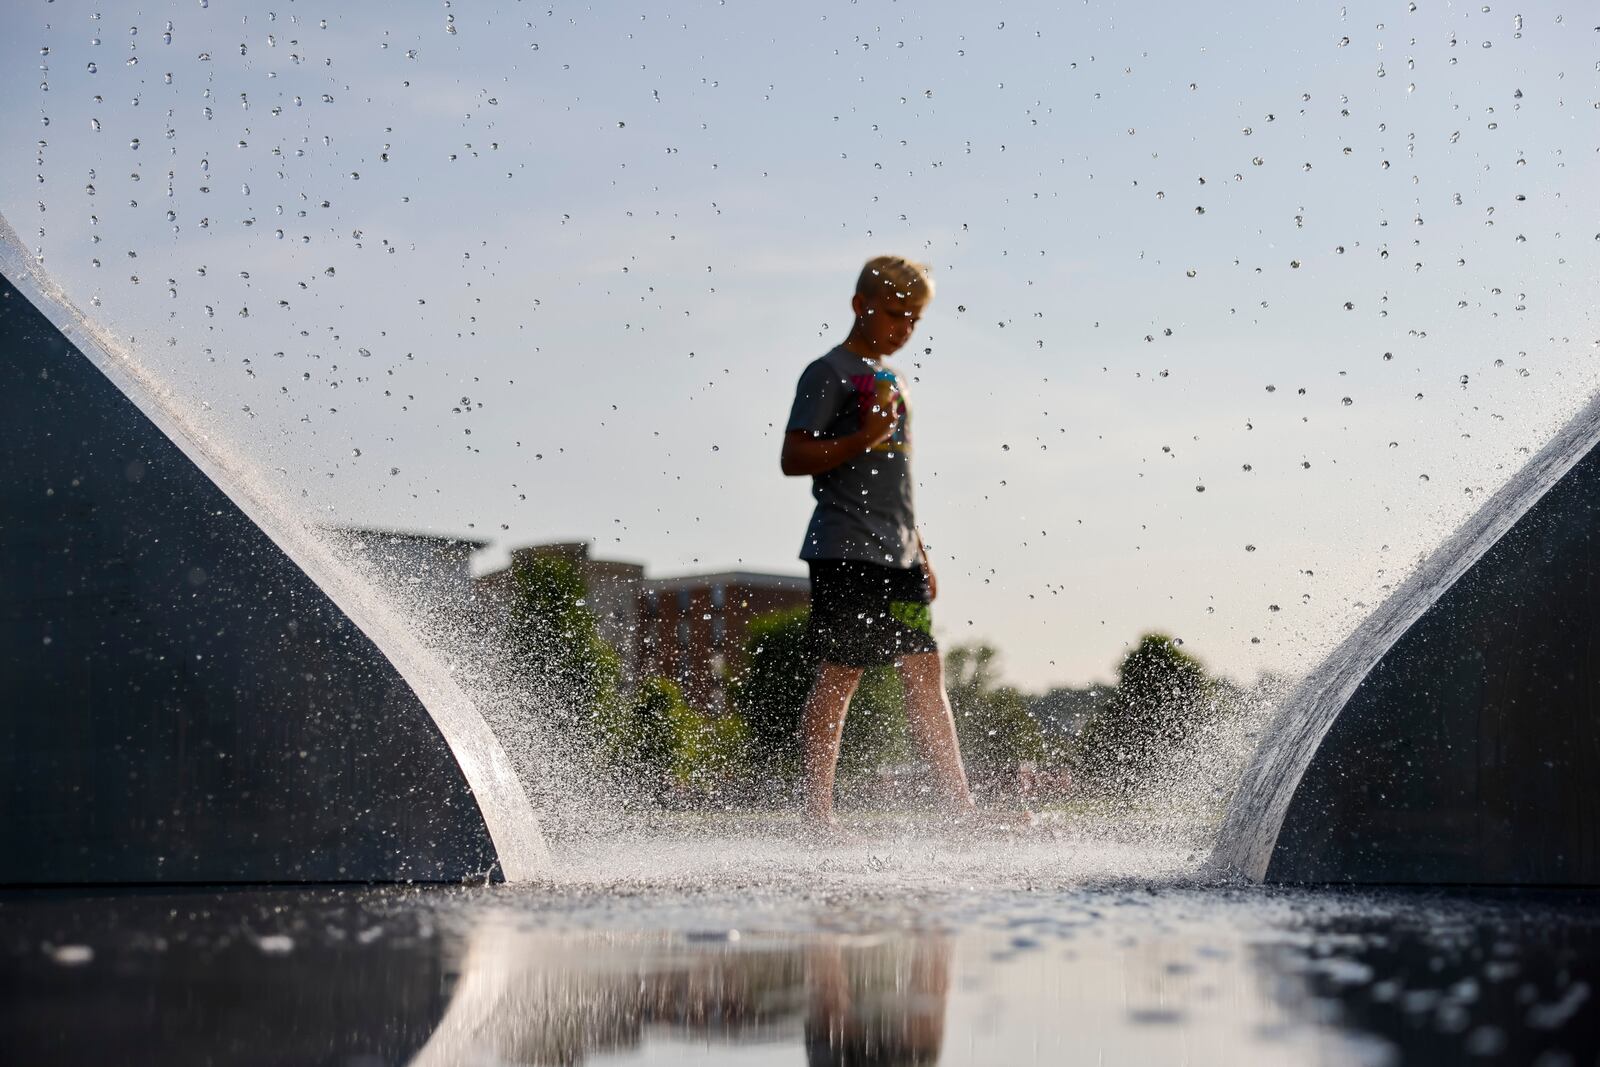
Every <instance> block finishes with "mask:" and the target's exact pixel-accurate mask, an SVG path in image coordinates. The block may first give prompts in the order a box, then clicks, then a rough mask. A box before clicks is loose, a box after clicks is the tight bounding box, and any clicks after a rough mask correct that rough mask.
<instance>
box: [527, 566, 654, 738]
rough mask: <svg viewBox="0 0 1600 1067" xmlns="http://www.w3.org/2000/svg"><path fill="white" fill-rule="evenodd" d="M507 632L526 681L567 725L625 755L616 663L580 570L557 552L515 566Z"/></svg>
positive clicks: (617, 664) (624, 729)
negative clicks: (586, 598)
mask: <svg viewBox="0 0 1600 1067" xmlns="http://www.w3.org/2000/svg"><path fill="white" fill-rule="evenodd" d="M511 580H512V582H513V585H514V588H515V595H514V598H513V601H512V605H511V613H510V615H511V617H510V637H511V643H512V646H513V648H514V649H515V651H516V654H517V655H518V656H519V657H520V659H521V662H522V666H523V669H524V670H525V672H526V676H527V678H528V682H529V684H530V686H531V687H532V688H533V689H534V690H535V691H536V692H538V693H539V694H540V695H541V696H542V697H544V699H545V700H546V701H547V703H548V705H549V707H550V710H551V712H552V713H554V714H555V715H558V716H561V717H562V718H564V719H565V720H566V722H567V723H568V724H569V725H572V726H574V727H577V728H580V729H584V730H588V731H592V733H593V735H594V738H595V739H596V741H598V742H599V743H600V744H601V745H602V746H603V752H604V754H605V755H607V756H609V757H611V758H613V759H615V758H618V757H620V756H622V755H623V754H624V753H623V748H624V746H625V745H626V743H627V740H628V739H627V733H628V730H627V727H628V723H627V721H626V720H627V718H628V716H627V715H626V713H625V710H624V708H623V704H622V700H621V697H620V696H619V694H618V691H617V685H618V681H619V679H620V677H621V664H620V661H619V660H618V658H617V653H616V651H615V650H614V649H612V648H611V646H610V645H608V644H606V643H605V641H604V640H602V639H601V637H600V631H599V628H598V626H597V625H596V623H595V617H594V613H593V612H591V611H590V610H589V609H588V607H587V606H585V603H584V586H583V575H582V573H581V572H580V571H579V570H578V567H577V565H576V564H574V563H573V562H571V561H570V560H566V559H562V558H560V557H558V556H534V557H533V558H531V559H525V560H521V561H519V562H518V563H517V564H515V565H514V566H513V569H512V572H511Z"/></svg>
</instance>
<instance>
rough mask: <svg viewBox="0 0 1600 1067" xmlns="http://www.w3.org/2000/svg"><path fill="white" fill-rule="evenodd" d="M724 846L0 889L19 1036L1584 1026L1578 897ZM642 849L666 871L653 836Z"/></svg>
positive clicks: (1393, 1050) (121, 1052) (1180, 1052)
mask: <svg viewBox="0 0 1600 1067" xmlns="http://www.w3.org/2000/svg"><path fill="white" fill-rule="evenodd" d="M725 844H726V843H725ZM773 848H774V852H773V854H774V855H777V854H778V849H777V847H776V846H773ZM729 851H730V850H729V849H726V848H724V849H716V848H713V849H709V850H708V849H707V848H706V847H705V843H704V842H700V843H697V844H696V845H695V846H694V847H693V848H690V849H686V850H685V854H692V855H694V856H699V857H704V858H703V859H701V860H699V861H697V862H699V863H702V864H711V865H713V866H715V867H716V868H717V869H718V870H719V871H720V872H721V873H720V874H719V875H718V876H716V877H711V876H708V874H707V869H706V868H705V867H704V866H696V867H690V868H685V869H680V870H679V871H678V872H677V873H676V874H674V875H672V876H671V877H663V878H655V879H652V878H649V877H643V876H641V875H639V874H638V873H637V872H636V871H635V870H634V869H633V868H628V869H627V870H624V871H622V873H616V872H613V875H612V877H610V878H609V879H606V878H599V877H590V878H589V880H587V881H584V880H574V879H572V878H569V879H567V880H566V881H564V882H562V883H559V884H550V885H545V886H540V887H519V888H507V887H490V888H460V889H440V888H432V889H393V888H388V889H356V888H352V889H338V890H330V889H309V890H307V889H237V890H221V891H219V890H185V891H176V892H166V891H163V892H154V891H91V892H83V891H74V892H66V891H30V892H21V891H12V892H8V893H5V894H0V1026H3V1027H4V1035H5V1036H4V1045H5V1047H6V1049H7V1056H6V1060H7V1061H8V1062H11V1063H18V1064H56V1063H70V1064H80V1063H81V1064H107V1063H128V1064H145V1063H149V1064H155V1063H161V1064H213V1063H214V1064H223V1063H227V1064H328V1065H348V1067H356V1065H362V1067H366V1065H378V1064H407V1063H415V1064H419V1065H435V1064H497V1065H503V1064H576V1063H591V1064H633V1063H652V1064H690V1063H712V1064H716V1063H729V1064H732V1063H751V1064H934V1063H939V1064H1032V1063H1040V1064H1078V1063H1082V1064H1102V1063H1105V1064H1111V1063H1188V1064H1212V1063H1215V1064H1222V1063H1228V1064H1241V1063H1242V1064H1249V1063H1274V1064H1281V1063H1321V1064H1390V1063H1440V1064H1445V1063H1449V1064H1455V1063H1471V1062H1482V1063H1517V1064H1539V1065H1541V1067H1557V1065H1563V1064H1590V1063H1594V1062H1596V1056H1597V1053H1600V1006H1597V1004H1596V1003H1595V997H1594V992H1595V989H1596V988H1597V985H1600V913H1597V912H1596V911H1595V909H1594V907H1593V904H1594V898H1592V897H1589V896H1585V895H1580V894H1574V893H1565V892H1561V893H1557V892H1538V891H1526V892H1504V891H1499V892H1488V891H1480V892H1461V891H1452V892H1440V891H1428V892H1419V891H1395V890H1362V891H1355V890H1311V889H1293V890H1291V889H1270V888H1269V889H1263V888H1244V887H1228V886H1207V885H1200V884H1195V883H1193V882H1192V881H1185V880H1184V879H1183V878H1181V877H1177V876H1174V875H1170V874H1169V875H1165V876H1159V877H1157V876H1152V875H1151V874H1149V873H1146V874H1144V875H1142V876H1140V877H1138V878H1127V877H1112V876H1106V875H1095V876H1085V875H1083V874H1081V872H1080V873H1077V874H1073V873H1069V872H1066V871H1063V870H1061V869H1056V868H1052V869H1046V870H1042V871H1041V870H1034V871H1033V872H1032V873H1024V872H1025V870H1026V868H1027V864H1026V863H1023V862H1022V861H1020V860H1019V861H1018V864H1017V866H1015V867H1006V866H1005V865H1004V864H993V863H990V864H984V865H976V864H974V865H971V866H968V867H963V866H962V865H961V863H960V862H959V856H957V857H954V858H952V859H950V861H949V862H938V859H939V858H938V857H936V856H924V857H922V858H923V859H926V860H929V861H932V862H931V868H932V869H933V870H934V871H937V872H940V873H941V874H942V876H943V877H942V880H941V878H939V877H935V876H933V875H932V874H930V875H928V876H927V877H925V878H923V879H922V880H921V881H917V880H914V879H908V878H906V877H905V876H904V875H905V872H904V871H903V870H897V869H896V868H897V865H898V864H903V863H906V862H907V860H906V854H899V855H896V854H894V853H887V852H886V854H883V855H879V854H876V853H874V852H873V851H872V850H870V849H869V850H866V851H865V852H861V853H859V854H852V855H850V856H845V857H840V856H834V855H824V856H815V855H807V854H805V853H804V852H803V850H802V851H798V852H794V853H793V854H792V855H791V857H790V862H789V863H788V864H787V865H784V864H766V865H761V864H757V865H755V866H753V867H749V866H747V867H746V868H744V869H745V870H746V874H745V875H743V876H740V875H738V874H736V873H735V872H737V871H738V870H740V869H741V868H740V865H739V863H738V862H736V861H735V859H734V858H731V857H730V856H729V855H728V853H729ZM913 851H914V850H913ZM719 857H721V858H719ZM749 859H750V857H749V855H746V856H745V857H744V862H745V863H746V864H748V862H749ZM1112 860H1114V861H1116V862H1114V863H1112V864H1111V865H1112V866H1119V865H1122V864H1121V860H1119V859H1118V858H1117V857H1115V856H1113V857H1112ZM634 862H635V863H639V864H647V865H648V864H655V865H657V866H660V867H670V862H669V861H668V860H667V859H666V858H665V857H664V854H656V855H653V856H652V854H650V853H649V852H648V850H645V851H644V852H642V853H640V854H639V855H637V856H636V857H635V860H634ZM1160 865H1161V864H1160V863H1155V864H1154V866H1158V867H1159V866H1160ZM580 866H581V865H580ZM928 868H929V865H928V864H918V869H923V870H927V869H928ZM774 870H777V871H778V872H779V874H778V875H777V876H774V875H773V873H772V872H773V871H774ZM807 871H809V872H810V874H809V875H807V874H805V872H807ZM588 873H589V875H591V876H595V875H597V874H598V872H597V871H595V870H590V871H589V872H588Z"/></svg>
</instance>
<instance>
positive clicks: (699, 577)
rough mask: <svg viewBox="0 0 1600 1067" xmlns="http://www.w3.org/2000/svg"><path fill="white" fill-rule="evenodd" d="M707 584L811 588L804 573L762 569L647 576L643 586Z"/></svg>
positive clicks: (658, 589) (668, 587)
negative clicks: (775, 572)
mask: <svg viewBox="0 0 1600 1067" xmlns="http://www.w3.org/2000/svg"><path fill="white" fill-rule="evenodd" d="M706 585H742V586H745V587H747V588H750V589H783V590H792V591H794V592H801V591H804V590H808V589H810V588H811V579H809V578H807V577H806V576H805V575H803V574H767V573H763V572H761V571H712V572H710V573H708V574H680V575H676V576H674V577H671V578H647V579H645V581H644V583H643V586H644V588H645V589H646V590H650V591H653V592H665V591H668V590H672V591H676V590H678V589H696V588H699V587H700V586H706Z"/></svg>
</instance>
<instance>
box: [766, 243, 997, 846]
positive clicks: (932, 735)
mask: <svg viewBox="0 0 1600 1067" xmlns="http://www.w3.org/2000/svg"><path fill="white" fill-rule="evenodd" d="M932 297H933V282H932V279H931V278H929V276H928V270H927V268H926V267H924V266H923V265H922V264H920V263H913V262H911V261H910V260H907V259H903V258H901V257H899V256H879V257H877V258H876V259H873V260H870V261H868V263H867V265H866V266H865V267H864V268H862V271H861V276H860V278H859V279H858V280H857V281H856V293H855V296H854V298H853V299H852V300H851V307H852V308H853V309H854V311H855V324H854V325H853V326H851V328H850V333H849V335H848V336H846V337H845V339H844V342H843V343H842V344H840V345H839V346H838V347H837V348H835V349H833V351H831V352H829V353H828V354H827V355H825V356H823V357H822V358H821V359H819V360H817V361H816V362H814V363H812V364H811V365H810V366H809V367H807V368H806V370H805V373H804V374H802V375H801V376H800V384H799V386H798V388H797V389H796V391H795V399H794V407H793V409H792V410H791V412H790V414H789V424H788V427H787V429H786V431H785V433H784V437H783V473H784V474H788V475H810V476H811V479H812V481H811V495H812V496H814V497H815V498H816V501H817V507H816V511H815V512H814V513H813V514H812V516H811V525H810V527H809V528H808V529H807V530H806V539H805V544H804V546H802V548H801V550H800V558H801V559H803V560H805V561H806V562H807V563H808V564H809V565H810V567H811V624H810V626H811V629H810V639H811V642H812V646H813V649H814V651H816V652H817V653H818V655H819V656H820V659H821V662H820V663H818V665H817V674H816V678H815V679H814V680H813V682H812V685H811V692H810V694H809V695H808V696H807V697H806V704H805V710H804V711H803V712H802V715H801V722H800V731H801V733H800V737H801V745H802V751H803V754H804V763H805V804H806V818H807V821H808V822H809V823H810V824H811V826H812V827H814V828H816V829H819V830H820V829H826V828H830V827H833V826H836V825H837V824H836V822H835V820H834V818H833V776H834V769H835V767H836V765H837V764H838V761H839V738H840V736H841V735H842V733H843V731H844V717H845V712H846V711H847V710H848V708H849V707H850V697H851V696H852V695H853V694H854V693H855V689H856V684H857V683H858V682H859V681H860V680H861V674H862V671H863V670H865V669H866V668H868V667H877V666H883V665H886V664H890V663H893V664H894V665H895V667H896V669H897V670H898V671H899V673H900V679H901V681H902V682H903V683H904V685H905V693H906V718H907V719H908V720H909V722H910V726H911V733H912V737H913V739H914V740H915V741H916V743H917V746H918V748H919V749H921V751H922V754H923V755H924V757H925V758H926V759H927V760H928V762H929V763H930V764H931V765H932V767H933V774H934V778H935V781H936V783H937V785H938V787H939V789H940V791H941V792H942V793H943V794H944V796H945V798H946V799H947V800H948V802H949V803H950V804H951V805H952V806H953V807H954V808H956V809H957V810H958V811H961V812H966V811H970V810H971V809H972V807H973V801H972V794H971V792H970V791H969V790H968V788H967V775H966V771H965V769H964V768H963V767H962V765H961V749H960V746H959V743H958V742H957V740H956V727H955V719H954V717H953V716H952V715H951V712H950V701H949V700H948V699H947V698H946V696H945V690H944V667H943V664H942V663H941V662H940V659H939V646H938V645H937V644H936V643H935V642H934V639H933V634H932V632H931V631H932V625H933V620H932V615H931V613H930V610H929V605H930V604H931V603H932V601H933V598H934V597H935V596H936V595H937V594H938V589H939V586H938V583H937V580H936V579H935V578H934V574H933V568H932V567H930V566H929V565H928V554H927V552H926V551H925V550H924V549H923V547H922V537H921V535H920V534H919V533H918V532H917V528H916V523H915V520H914V518H913V515H912V501H911V497H912V481H911V412H910V408H909V407H908V403H907V396H906V389H905V382H904V381H903V380H902V379H901V378H900V376H899V375H898V374H897V373H896V372H895V371H894V370H893V369H892V368H891V367H889V366H887V365H886V364H885V363H884V362H883V361H884V360H885V359H886V358H888V357H889V356H890V355H892V354H893V353H895V352H896V351H898V350H899V349H900V348H901V347H902V346H903V345H904V344H905V343H906V342H907V341H909V340H910V339H911V332H912V331H913V330H914V329H915V328H916V325H917V320H918V319H919V318H921V316H922V312H923V309H924V308H925V307H927V304H928V301H929V300H930V299H932Z"/></svg>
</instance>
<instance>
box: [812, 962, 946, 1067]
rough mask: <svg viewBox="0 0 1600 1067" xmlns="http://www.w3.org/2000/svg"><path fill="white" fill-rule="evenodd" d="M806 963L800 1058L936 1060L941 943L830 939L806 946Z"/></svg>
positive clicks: (850, 1064) (857, 1063)
mask: <svg viewBox="0 0 1600 1067" xmlns="http://www.w3.org/2000/svg"><path fill="white" fill-rule="evenodd" d="M805 962H806V967H805V975H806V992H807V994H808V1001H809V1003H808V1007H807V1011H806V1021H805V1043H806V1062H807V1063H809V1064H812V1065H813V1067H819V1065H822V1064H829V1065H837V1067H864V1065H868V1064H871V1065H879V1064H881V1065H884V1067H889V1065H891V1064H933V1063H937V1062H938V1061H939V1050H940V1047H941V1046H942V1045H943V1043H944V1008H945V1000H946V999H947V996H948V993H949V988H950V944H949V942H948V941H946V940H945V939H943V938H927V939H918V940H910V941H896V942H891V943H889V944H886V945H875V946H872V947H869V948H857V947H846V946H845V944H844V943H843V942H842V941H841V940H839V939H833V940H829V941H824V942H820V943H817V944H813V945H810V946H808V947H807V948H806V949H805Z"/></svg>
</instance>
